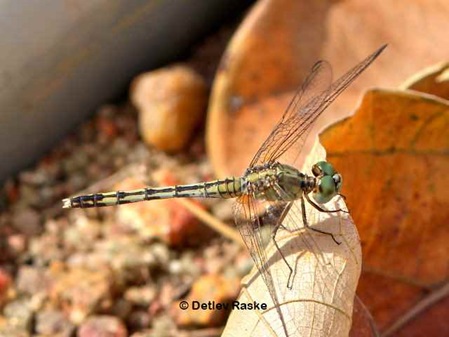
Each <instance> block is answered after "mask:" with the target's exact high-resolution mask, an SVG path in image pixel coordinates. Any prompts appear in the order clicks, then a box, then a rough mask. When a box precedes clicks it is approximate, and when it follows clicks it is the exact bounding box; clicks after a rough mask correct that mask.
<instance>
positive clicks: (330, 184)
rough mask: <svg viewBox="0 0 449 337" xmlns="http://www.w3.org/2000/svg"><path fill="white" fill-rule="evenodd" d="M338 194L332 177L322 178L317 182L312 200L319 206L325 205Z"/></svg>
mask: <svg viewBox="0 0 449 337" xmlns="http://www.w3.org/2000/svg"><path fill="white" fill-rule="evenodd" d="M337 194H338V189H337V186H336V184H335V181H334V179H333V177H332V176H328V175H326V176H324V177H322V178H321V179H319V181H318V186H317V190H316V191H315V192H314V193H313V198H314V199H315V201H316V202H318V203H319V204H325V203H326V202H328V201H329V200H331V199H332V198H333V197H334V196H336V195H337Z"/></svg>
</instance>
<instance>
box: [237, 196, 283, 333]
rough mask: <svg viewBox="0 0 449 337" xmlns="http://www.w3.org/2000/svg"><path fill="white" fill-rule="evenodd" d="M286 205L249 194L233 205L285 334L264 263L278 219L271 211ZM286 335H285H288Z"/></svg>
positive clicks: (271, 282) (267, 267)
mask: <svg viewBox="0 0 449 337" xmlns="http://www.w3.org/2000/svg"><path fill="white" fill-rule="evenodd" d="M285 205H286V203H283V202H282V201H279V202H269V201H260V200H256V199H255V198H253V197H252V196H250V195H244V196H242V197H240V198H239V199H237V202H235V204H234V216H235V221H236V224H237V228H238V230H239V231H240V234H241V236H242V238H243V241H244V242H245V245H246V247H247V248H248V251H249V253H250V255H251V258H252V259H253V261H254V264H255V266H256V267H257V270H258V271H259V273H260V275H261V277H262V279H263V281H264V283H265V285H266V286H267V289H268V291H269V293H270V297H271V299H272V300H273V305H274V307H275V308H276V311H277V312H278V316H279V318H280V319H279V320H278V321H279V323H280V326H279V327H277V328H278V329H281V330H283V331H284V332H286V324H285V321H284V316H283V314H282V311H281V308H280V306H279V300H278V298H277V295H276V291H275V285H274V283H273V278H272V276H271V274H270V271H269V262H268V261H267V255H266V252H265V249H266V246H267V245H268V244H269V242H270V240H271V233H272V231H273V226H274V225H275V223H276V221H277V219H278V217H277V215H276V214H274V213H272V212H271V211H270V210H276V211H277V212H282V209H283V208H284V207H285ZM285 334H286V335H287V333H285Z"/></svg>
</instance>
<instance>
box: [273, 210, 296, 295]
mask: <svg viewBox="0 0 449 337" xmlns="http://www.w3.org/2000/svg"><path fill="white" fill-rule="evenodd" d="M292 206H293V202H289V203H288V204H287V206H285V208H284V209H283V211H282V213H281V215H280V217H279V218H278V221H277V222H276V225H275V227H274V229H273V232H272V233H271V238H272V239H273V242H274V245H275V246H276V249H277V250H278V252H279V254H281V256H282V259H283V260H284V262H285V264H286V265H287V267H288V269H290V273H289V275H288V281H287V288H288V289H292V287H293V284H292V282H291V279H292V275H293V268H292V267H291V266H290V265H289V264H288V262H287V259H286V258H285V256H284V254H283V253H282V251H281V248H280V247H279V246H278V243H277V242H276V233H277V232H278V229H279V228H281V227H282V228H283V229H285V230H286V231H288V232H291V231H290V229H288V228H287V227H285V226H284V225H283V224H282V222H283V221H284V219H285V217H286V216H287V213H288V212H289V211H290V208H292Z"/></svg>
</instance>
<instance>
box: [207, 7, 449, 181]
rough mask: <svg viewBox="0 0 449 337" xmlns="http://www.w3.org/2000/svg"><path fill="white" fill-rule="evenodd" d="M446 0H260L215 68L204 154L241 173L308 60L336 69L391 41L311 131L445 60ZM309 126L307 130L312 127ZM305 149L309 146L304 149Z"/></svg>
mask: <svg viewBox="0 0 449 337" xmlns="http://www.w3.org/2000/svg"><path fill="white" fill-rule="evenodd" d="M448 17H449V2H447V1H442V0H429V1H426V2H422V1H406V0H399V1H395V2H394V3H393V2H382V1H380V2H373V1H368V0H347V1H332V0H329V1H306V0H261V1H258V3H257V4H256V5H255V6H254V8H253V9H252V10H251V11H250V13H249V15H248V16H247V17H246V19H245V20H244V22H243V24H242V25H241V27H240V28H239V30H238V31H237V33H236V34H235V36H234V38H233V39H232V41H231V43H230V45H229V47H228V50H227V51H226V54H225V55H224V56H223V60H222V62H221V67H220V70H219V71H218V73H217V76H216V79H215V82H214V85H213V92H212V97H211V101H210V106H209V113H208V123H207V146H208V154H209V158H210V159H211V162H212V165H213V167H214V170H215V172H216V174H217V176H219V177H224V176H228V175H239V174H241V173H242V172H243V171H244V169H245V168H246V167H247V165H248V163H249V162H250V160H251V158H252V156H253V155H254V154H255V152H256V151H257V150H258V148H259V146H260V145H261V144H262V142H263V140H265V138H266V137H267V135H268V134H269V132H270V131H271V129H272V127H273V125H274V122H275V121H277V120H278V118H279V117H280V116H281V114H282V113H283V112H284V110H285V108H286V107H287V104H288V102H289V99H288V98H285V97H284V96H282V98H279V101H278V103H277V104H269V106H267V105H266V102H265V99H267V97H271V100H272V101H276V100H278V95H280V94H281V93H287V92H290V94H288V95H286V97H288V96H289V97H292V96H293V92H294V90H295V89H296V88H297V87H298V86H299V85H300V84H301V82H302V80H303V79H304V77H305V75H306V74H307V73H308V72H309V71H310V68H311V66H312V65H313V64H314V63H315V62H316V61H318V60H319V59H325V60H328V61H329V62H330V63H331V64H332V66H333V69H334V77H335V78H336V77H338V76H340V75H341V74H342V73H344V72H345V71H347V70H348V69H349V68H350V67H351V66H353V65H354V64H356V63H357V62H358V61H360V60H361V59H362V58H363V57H364V56H366V55H368V54H369V53H370V52H372V51H373V50H375V49H376V48H377V47H379V46H380V45H382V44H384V43H388V44H389V47H388V48H387V50H386V51H385V53H384V55H383V56H382V57H381V58H379V60H377V61H376V62H375V64H373V65H372V66H371V67H370V69H368V70H367V71H366V72H365V73H364V74H362V75H361V76H360V78H358V79H357V81H355V82H354V83H353V84H352V85H351V86H350V87H349V88H348V89H347V90H346V91H345V92H344V93H343V94H342V95H341V96H340V97H339V99H338V100H337V101H336V102H334V103H333V104H332V106H330V107H329V109H328V111H327V113H325V114H323V116H322V117H321V118H320V120H318V122H317V125H316V128H315V130H320V129H321V128H322V126H324V125H328V124H329V123H330V122H333V121H336V120H338V119H340V118H341V117H343V116H347V115H349V114H350V113H351V112H352V111H354V109H355V107H356V105H357V100H358V99H359V98H360V92H361V90H363V89H366V88H367V87H372V86H379V85H382V86H394V87H396V86H397V85H399V84H400V83H402V82H403V80H404V78H407V77H408V76H410V75H411V74H413V73H415V72H416V71H418V70H419V69H422V68H423V67H425V66H429V65H431V64H435V63H437V62H441V61H447V56H448V55H449V44H448V43H444V42H443V41H446V40H447V37H446V34H447V33H446V32H447V31H448V30H449V20H447V18H448ZM313 133H314V132H312V134H313ZM306 152H308V151H306Z"/></svg>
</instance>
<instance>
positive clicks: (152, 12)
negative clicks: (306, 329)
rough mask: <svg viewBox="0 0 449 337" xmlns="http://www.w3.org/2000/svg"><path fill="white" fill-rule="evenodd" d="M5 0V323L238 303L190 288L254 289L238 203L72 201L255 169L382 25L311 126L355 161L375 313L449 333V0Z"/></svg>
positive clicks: (96, 325) (122, 332) (159, 314)
mask: <svg viewBox="0 0 449 337" xmlns="http://www.w3.org/2000/svg"><path fill="white" fill-rule="evenodd" d="M0 17H1V20H0V26H1V28H2V32H3V34H2V35H1V36H0V47H1V48H0V50H2V53H0V107H1V110H0V157H1V158H2V161H1V164H0V181H1V190H0V212H1V213H0V263H1V266H0V309H1V315H0V332H1V333H0V334H2V335H5V336H28V335H42V336H43V335H58V336H73V335H79V336H90V335H98V334H101V333H104V329H105V327H108V329H109V327H110V329H112V331H113V332H112V335H116V336H127V335H133V336H162V335H176V336H180V335H182V334H185V335H196V336H219V335H220V333H221V329H222V326H223V325H224V324H225V322H226V317H227V313H224V312H217V311H215V312H213V311H211V312H207V313H202V314H201V315H200V314H198V313H196V314H195V315H189V314H188V312H186V313H184V314H182V313H180V310H179V308H178V307H177V303H178V302H177V301H179V300H180V299H182V298H185V297H186V296H190V298H193V299H198V298H202V296H203V298H204V299H205V300H210V299H211V298H213V299H214V300H216V301H225V300H232V299H234V298H236V296H237V295H238V292H239V284H240V279H241V278H242V276H244V275H245V274H246V273H247V272H248V271H249V270H250V268H251V265H252V264H251V261H250V258H249V256H248V253H247V252H246V250H245V249H244V248H243V247H242V245H241V242H240V241H239V239H238V233H237V232H235V231H233V227H232V224H233V218H232V212H231V207H230V204H229V203H227V202H223V201H210V200H206V201H193V202H191V203H188V204H181V203H179V202H178V201H173V200H166V201H157V202H151V203H143V204H142V205H138V204H136V205H132V206H126V207H118V208H111V209H106V208H105V209H101V210H97V209H93V210H83V211H79V210H62V209H61V199H63V198H66V197H68V196H71V195H75V194H80V193H95V192H105V191H110V190H127V189H134V188H140V187H142V186H145V185H155V186H157V185H161V186H164V185H173V184H179V183H195V182H199V181H205V180H210V179H215V178H216V177H224V176H227V175H240V174H241V173H242V172H243V171H244V169H245V168H246V167H247V166H248V163H249V162H250V160H251V158H252V156H253V155H254V154H255V153H256V151H257V149H258V148H259V146H260V145H261V143H262V142H263V140H264V139H265V138H266V137H267V135H268V134H269V132H270V130H271V129H272V128H273V126H274V125H275V123H276V121H277V120H278V119H279V118H280V116H281V114H282V113H283V112H284V108H285V107H286V106H287V104H288V102H289V100H290V99H291V97H292V95H293V93H294V92H295V89H296V88H297V87H298V85H300V83H301V82H302V80H303V79H304V77H305V76H306V75H307V74H308V72H309V71H310V69H311V67H312V65H313V64H314V63H315V62H316V61H317V60H319V59H326V60H328V61H329V62H330V64H331V65H332V68H333V71H334V78H338V77H339V76H340V75H342V74H343V73H344V72H346V71H347V70H348V69H350V68H351V67H352V66H354V65H355V64H357V63H358V62H359V61H360V60H362V59H363V58H365V57H366V56H367V55H369V54H370V53H372V52H373V51H374V50H376V49H377V48H379V47H380V46H381V45H383V44H385V43H388V47H387V49H386V50H385V52H384V53H383V54H382V55H381V57H380V58H379V59H378V60H377V61H376V62H375V63H373V65H372V66H371V67H370V68H369V69H368V70H367V71H366V72H365V73H364V74H362V75H361V76H360V78H359V79H357V81H356V82H354V84H353V85H351V87H350V88H348V90H346V91H345V92H344V93H343V94H342V95H341V97H340V98H339V99H338V100H337V101H336V102H335V103H334V104H333V105H332V106H331V107H329V109H328V111H327V112H326V113H325V114H323V116H322V118H320V120H319V121H318V122H317V123H316V126H315V129H314V130H313V131H312V132H311V139H314V138H315V137H316V135H317V134H318V133H319V132H321V131H323V130H325V131H324V132H323V133H322V137H321V140H322V143H323V145H324V146H325V148H326V149H327V151H328V158H329V159H330V160H331V161H332V162H335V163H336V167H337V169H339V170H340V172H341V173H342V175H343V177H344V181H345V185H344V189H343V193H344V194H345V195H346V197H347V204H348V206H349V208H350V210H351V215H352V216H353V218H354V221H355V224H356V225H357V227H358V230H359V232H360V237H361V242H362V249H363V253H364V263H363V273H362V276H361V281H360V285H359V291H358V295H359V297H360V299H361V301H362V302H363V303H364V305H365V306H366V307H367V309H366V310H364V315H362V316H364V319H365V320H367V321H369V322H371V323H372V324H374V325H375V326H377V328H378V329H379V331H381V333H382V334H383V335H385V336H387V335H394V336H429V335H431V336H446V335H448V334H449V325H448V324H447V322H445V320H444V317H447V314H448V312H447V310H448V309H447V308H448V307H449V306H448V305H447V304H448V301H449V299H448V298H449V297H448V296H447V291H448V288H449V287H448V286H447V279H448V273H449V263H448V261H449V259H448V256H449V251H448V245H447V240H446V237H447V235H448V231H447V222H448V220H449V214H448V211H447V210H448V209H449V207H447V206H448V205H447V203H448V201H449V196H448V192H447V191H449V188H448V187H449V181H448V178H447V174H446V173H445V171H447V167H448V165H447V164H448V163H447V160H448V159H447V153H448V149H449V145H448V143H447V142H448V140H447V136H445V135H447V126H448V125H449V119H448V113H449V110H448V101H447V100H448V98H449V85H448V78H449V76H448V62H449V44H448V43H447V37H446V32H447V31H448V29H449V24H448V21H447V18H448V17H449V5H448V4H447V3H446V2H444V1H437V0H431V1H428V2H425V3H424V2H420V1H397V2H394V3H391V2H387V1H384V2H382V1H381V2H377V3H375V4H373V3H372V2H370V1H366V0H348V1H320V2H313V3H311V2H309V1H294V0H276V1H274V0H271V1H270V0H259V1H233V0H228V1H213V2H212V1H208V2H206V1H199V0H187V1H182V2H181V1H177V2H175V1H157V0H147V1H143V0H141V1H126V2H125V1H120V0H114V1H99V0H96V1H90V2H88V3H87V2H82V1H65V2H54V1H48V0H46V1H40V2H33V3H31V2H30V3H28V2H27V3H26V4H25V3H23V2H15V1H3V2H2V3H1V4H0ZM374 87H375V88H376V89H375V90H371V89H372V88H374ZM352 115H354V116H353V117H352V118H350V117H349V116H352ZM342 119H343V121H342ZM242 144H244V145H245V146H242ZM309 147H310V146H309V145H306V147H305V148H304V150H303V151H302V153H301V156H305V155H306V154H307V153H308V149H309ZM201 211H202V212H203V213H201ZM197 212H199V213H200V214H204V213H206V214H212V215H213V217H214V218H215V219H219V220H221V221H225V222H226V223H228V224H229V225H231V226H230V227H229V229H230V231H229V232H228V231H226V230H224V232H223V231H220V232H219V233H217V231H215V230H212V229H209V227H206V226H205V225H204V223H205V222H210V221H208V220H205V219H204V218H202V217H201V216H200V215H198V213H197ZM371 315H372V317H373V318H371ZM377 328H376V329H377ZM354 329H356V328H354ZM352 333H353V335H354V336H357V335H360V334H359V332H358V330H354V331H353V332H352Z"/></svg>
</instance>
